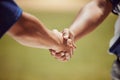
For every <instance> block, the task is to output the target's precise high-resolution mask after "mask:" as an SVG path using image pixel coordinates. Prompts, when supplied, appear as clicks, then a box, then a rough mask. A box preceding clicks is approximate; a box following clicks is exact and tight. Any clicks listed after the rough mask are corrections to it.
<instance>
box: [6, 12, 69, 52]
mask: <svg viewBox="0 0 120 80" xmlns="http://www.w3.org/2000/svg"><path fill="white" fill-rule="evenodd" d="M7 34H8V35H10V36H11V37H12V38H13V39H15V40H16V41H17V42H19V43H20V44H22V45H24V46H28V47H34V48H43V49H54V50H56V51H62V50H66V49H67V50H68V51H69V50H70V49H68V48H66V46H67V45H66V44H64V42H63V37H62V33H60V32H58V31H57V30H53V31H51V30H49V29H47V28H46V27H45V26H44V25H43V24H42V23H41V22H40V21H39V20H38V19H37V18H36V17H34V16H32V15H30V14H28V13H26V12H23V13H22V15H21V17H20V19H19V20H18V21H17V22H16V23H15V24H14V25H13V26H12V28H11V29H10V30H9V31H8V32H7Z"/></svg>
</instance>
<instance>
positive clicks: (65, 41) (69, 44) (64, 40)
mask: <svg viewBox="0 0 120 80" xmlns="http://www.w3.org/2000/svg"><path fill="white" fill-rule="evenodd" d="M53 32H54V33H55V34H56V36H57V37H58V38H59V40H60V45H59V46H58V47H60V48H59V49H60V50H59V51H56V50H54V49H50V50H49V51H50V52H51V55H52V56H54V57H55V58H56V59H58V60H60V61H68V60H69V59H70V58H71V57H72V55H73V51H74V49H75V48H76V47H75V44H74V36H73V34H72V33H71V32H70V31H69V29H64V31H63V32H62V35H61V33H60V32H58V31H57V30H53Z"/></svg>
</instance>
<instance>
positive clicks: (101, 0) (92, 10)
mask: <svg viewBox="0 0 120 80" xmlns="http://www.w3.org/2000/svg"><path fill="white" fill-rule="evenodd" d="M111 10H112V4H111V3H110V1H109V0H91V1H90V2H89V3H88V4H86V5H85V6H84V7H83V8H82V9H81V10H80V12H79V13H78V16H77V17H76V19H75V21H74V22H73V23H72V25H71V26H70V27H69V29H65V30H64V31H63V38H64V39H65V40H67V41H66V43H69V42H68V40H69V39H71V40H72V41H71V44H74V42H76V41H78V40H80V39H81V38H82V37H84V36H85V35H87V34H89V33H90V32H92V31H93V30H95V29H96V28H97V27H98V26H99V25H100V24H101V23H102V22H103V21H104V20H105V18H106V17H107V16H108V15H109V13H110V12H111ZM54 54H58V53H54ZM59 54H61V53H59ZM53 56H55V57H59V59H61V60H62V59H63V57H60V56H57V55H53ZM69 56H71V55H69ZM70 58H71V57H70Z"/></svg>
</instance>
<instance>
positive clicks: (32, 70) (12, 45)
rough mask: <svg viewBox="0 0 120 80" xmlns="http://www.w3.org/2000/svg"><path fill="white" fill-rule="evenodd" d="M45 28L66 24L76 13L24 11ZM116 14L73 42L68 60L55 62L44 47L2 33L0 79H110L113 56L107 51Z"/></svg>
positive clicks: (62, 26) (70, 21)
mask: <svg viewBox="0 0 120 80" xmlns="http://www.w3.org/2000/svg"><path fill="white" fill-rule="evenodd" d="M27 12H29V13H31V14H33V15H35V16H36V17H37V18H39V19H40V20H41V21H42V22H43V23H44V24H45V25H46V26H47V28H49V29H51V30H52V29H54V28H56V29H58V30H60V31H61V30H62V29H64V28H65V27H69V25H70V24H72V22H73V20H74V19H75V17H76V14H77V12H64V13H54V12H40V11H27ZM115 20H116V16H114V15H112V14H111V15H110V16H109V17H108V18H107V19H106V20H105V21H104V22H103V23H102V24H101V25H100V27H99V28H97V29H96V30H95V31H94V32H92V33H91V34H89V35H87V36H86V37H84V38H82V39H81V40H79V41H78V42H77V49H76V51H75V53H74V55H73V57H72V59H71V60H70V61H69V62H65V63H63V62H59V61H57V60H56V59H54V58H53V57H51V55H50V53H49V52H48V50H43V49H35V48H30V47H25V46H22V45H20V44H18V43H17V42H16V41H15V40H13V39H11V38H10V37H9V36H7V35H5V36H4V37H3V38H2V39H1V40H0V80H110V69H111V65H112V62H113V60H114V56H111V55H109V54H108V52H107V50H108V46H109V40H110V39H111V37H112V36H113V30H114V28H113V26H114V23H115Z"/></svg>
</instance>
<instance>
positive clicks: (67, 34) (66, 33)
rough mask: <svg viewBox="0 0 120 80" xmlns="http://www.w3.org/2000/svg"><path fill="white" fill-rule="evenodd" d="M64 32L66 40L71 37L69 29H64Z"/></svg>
mask: <svg viewBox="0 0 120 80" xmlns="http://www.w3.org/2000/svg"><path fill="white" fill-rule="evenodd" d="M62 33H63V38H64V39H65V40H67V39H69V36H70V34H69V29H64V30H63V32H62Z"/></svg>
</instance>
